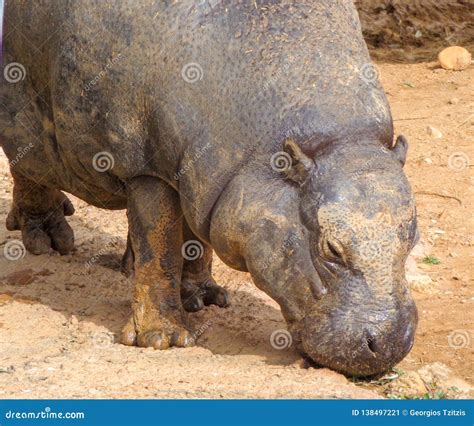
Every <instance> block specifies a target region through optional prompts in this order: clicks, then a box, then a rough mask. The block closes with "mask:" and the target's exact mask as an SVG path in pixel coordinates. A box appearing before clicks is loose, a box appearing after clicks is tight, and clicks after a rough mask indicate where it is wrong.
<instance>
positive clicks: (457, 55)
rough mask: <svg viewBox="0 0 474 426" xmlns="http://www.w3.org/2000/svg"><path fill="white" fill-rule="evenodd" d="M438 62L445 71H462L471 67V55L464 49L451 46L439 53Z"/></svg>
mask: <svg viewBox="0 0 474 426" xmlns="http://www.w3.org/2000/svg"><path fill="white" fill-rule="evenodd" d="M438 60H439V63H440V64H441V66H442V67H443V68H444V69H446V70H453V71H462V70H465V69H466V68H468V67H469V65H471V61H472V55H471V53H470V52H468V51H467V50H466V49H464V47H460V46H451V47H447V48H446V49H444V50H442V51H441V52H440V53H439V55H438Z"/></svg>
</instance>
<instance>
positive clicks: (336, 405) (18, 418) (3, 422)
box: [0, 400, 474, 426]
mask: <svg viewBox="0 0 474 426" xmlns="http://www.w3.org/2000/svg"><path fill="white" fill-rule="evenodd" d="M473 411H474V403H473V400H0V426H8V425H46V424H48V425H49V424H51V425H62V424H66V425H81V426H82V425H84V426H85V425H100V426H104V425H114V426H115V425H127V426H128V425H130V426H135V425H154V426H155V425H168V424H171V425H192V426H196V425H206V426H212V425H331V426H332V425H392V424H403V425H469V426H472V425H473V424H474V417H473Z"/></svg>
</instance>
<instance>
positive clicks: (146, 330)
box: [120, 314, 195, 350]
mask: <svg viewBox="0 0 474 426" xmlns="http://www.w3.org/2000/svg"><path fill="white" fill-rule="evenodd" d="M120 340H121V342H122V343H123V344H124V345H127V346H139V347H142V348H154V349H160V350H164V349H168V348H169V347H171V346H175V347H179V348H187V347H190V346H194V344H195V339H194V337H193V335H192V333H191V332H190V331H189V330H187V329H186V328H185V327H184V326H182V325H179V324H178V323H177V322H175V321H169V320H167V319H165V318H159V316H158V314H156V315H154V319H153V320H152V321H146V322H145V323H144V324H142V325H137V323H136V321H135V316H134V315H133V314H132V315H131V317H130V319H129V320H128V322H127V324H126V325H125V327H124V328H123V329H122V333H121V339H120Z"/></svg>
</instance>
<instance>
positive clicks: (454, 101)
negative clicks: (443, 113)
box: [449, 98, 459, 105]
mask: <svg viewBox="0 0 474 426" xmlns="http://www.w3.org/2000/svg"><path fill="white" fill-rule="evenodd" d="M458 103H459V98H452V99H450V100H449V104H450V105H457V104H458Z"/></svg>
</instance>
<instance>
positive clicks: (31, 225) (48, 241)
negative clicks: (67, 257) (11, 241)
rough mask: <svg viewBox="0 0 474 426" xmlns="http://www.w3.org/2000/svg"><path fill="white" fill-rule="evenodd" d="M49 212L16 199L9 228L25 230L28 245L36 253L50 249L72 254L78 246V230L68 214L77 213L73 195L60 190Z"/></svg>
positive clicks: (8, 217) (49, 207)
mask: <svg viewBox="0 0 474 426" xmlns="http://www.w3.org/2000/svg"><path fill="white" fill-rule="evenodd" d="M56 192H57V194H55V197H54V198H55V199H54V200H51V202H50V203H48V204H49V206H48V209H47V211H46V212H44V210H43V209H42V211H41V213H37V212H34V211H30V210H28V209H25V208H21V207H19V206H18V205H17V204H15V203H14V205H13V207H12V209H11V210H10V213H9V214H8V216H7V220H6V228H7V229H8V230H9V231H17V230H19V231H21V236H22V240H23V244H24V245H25V248H26V249H27V250H28V251H29V252H30V253H33V254H36V255H39V254H44V253H48V252H49V251H50V249H51V248H52V249H53V250H56V251H58V252H59V253H60V254H63V255H64V254H68V253H69V252H70V251H71V250H72V249H73V248H74V232H73V230H72V229H71V227H70V226H69V224H68V223H67V221H66V219H65V216H71V215H72V214H73V213H74V207H73V205H72V203H71V201H69V199H68V198H67V197H66V196H65V195H64V194H63V193H61V192H59V191H56Z"/></svg>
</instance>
